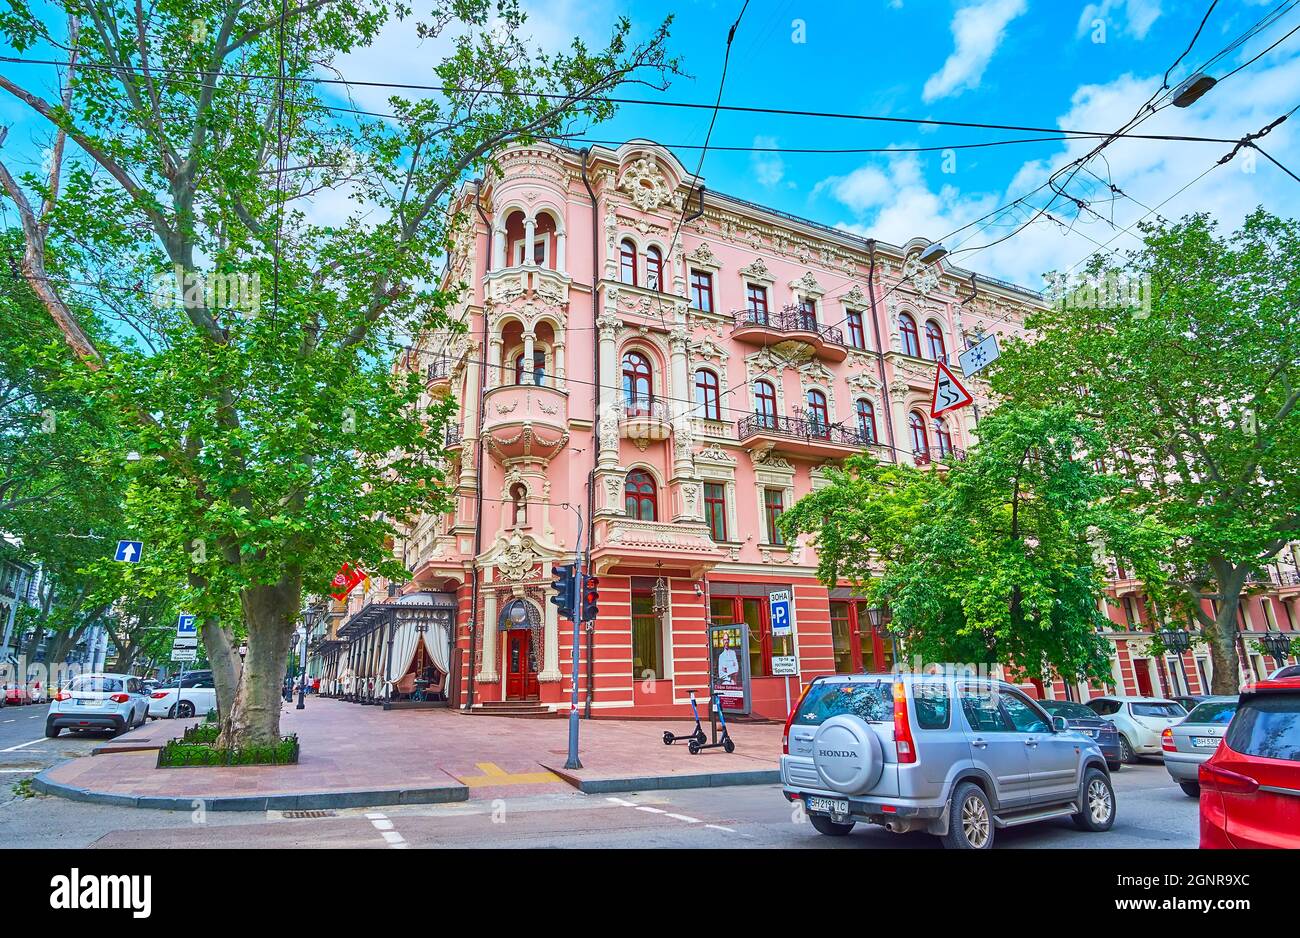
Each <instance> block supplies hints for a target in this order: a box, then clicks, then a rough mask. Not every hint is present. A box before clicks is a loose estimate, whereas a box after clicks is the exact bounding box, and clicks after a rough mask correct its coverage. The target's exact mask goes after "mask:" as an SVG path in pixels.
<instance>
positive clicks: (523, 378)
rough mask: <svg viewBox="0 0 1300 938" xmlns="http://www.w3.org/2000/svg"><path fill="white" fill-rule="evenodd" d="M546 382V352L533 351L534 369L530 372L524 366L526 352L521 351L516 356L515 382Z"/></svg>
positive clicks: (539, 383)
mask: <svg viewBox="0 0 1300 938" xmlns="http://www.w3.org/2000/svg"><path fill="white" fill-rule="evenodd" d="M545 382H546V353H545V352H543V351H541V350H538V351H535V352H533V371H532V374H529V373H528V371H527V370H526V369H525V368H524V353H523V352H520V353H519V354H518V355H517V356H515V384H536V385H541V384H544V383H545Z"/></svg>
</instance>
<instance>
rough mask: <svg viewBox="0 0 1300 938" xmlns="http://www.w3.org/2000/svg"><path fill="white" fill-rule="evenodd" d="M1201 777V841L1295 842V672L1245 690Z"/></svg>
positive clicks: (1298, 713) (1298, 812)
mask: <svg viewBox="0 0 1300 938" xmlns="http://www.w3.org/2000/svg"><path fill="white" fill-rule="evenodd" d="M1199 779H1200V783H1201V847H1202V848H1212V849H1232V848H1234V847H1235V848H1258V847H1281V848H1290V849H1292V850H1295V849H1300V678H1282V679H1280V680H1275V681H1260V682H1259V683H1258V684H1252V685H1249V686H1247V687H1246V688H1245V689H1243V690H1242V692H1241V700H1240V702H1239V703H1238V705H1237V714H1236V716H1234V717H1233V718H1232V722H1231V723H1230V724H1228V730H1227V732H1226V733H1225V734H1224V736H1223V741H1222V742H1221V743H1219V748H1218V749H1216V750H1215V752H1214V755H1212V756H1211V757H1210V758H1209V759H1208V760H1206V761H1205V762H1203V763H1201V767H1200V775H1199Z"/></svg>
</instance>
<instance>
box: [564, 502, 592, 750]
mask: <svg viewBox="0 0 1300 938" xmlns="http://www.w3.org/2000/svg"><path fill="white" fill-rule="evenodd" d="M570 507H573V506H570ZM573 510H574V512H575V513H576V514H577V515H578V539H577V542H576V543H575V544H574V545H573V570H574V577H573V592H574V596H573V604H572V605H573V612H572V615H573V694H572V696H571V698H570V701H569V755H568V758H567V759H566V760H565V762H564V767H565V768H566V769H580V768H582V761H581V760H580V759H579V758H578V675H579V674H580V671H579V668H580V666H581V660H580V657H581V654H582V597H583V596H584V595H585V592H586V591H585V590H584V588H583V583H584V582H585V581H586V579H587V571H586V570H585V569H584V568H583V567H582V510H581V509H579V508H576V507H575V508H574V509H573Z"/></svg>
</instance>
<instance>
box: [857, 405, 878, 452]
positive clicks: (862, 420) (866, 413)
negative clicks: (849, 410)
mask: <svg viewBox="0 0 1300 938" xmlns="http://www.w3.org/2000/svg"><path fill="white" fill-rule="evenodd" d="M858 432H859V433H861V434H862V438H863V439H864V440H866V441H867V442H868V443H874V442H876V409H875V408H874V407H872V406H871V401H869V400H866V399H865V398H862V399H860V400H859V401H858Z"/></svg>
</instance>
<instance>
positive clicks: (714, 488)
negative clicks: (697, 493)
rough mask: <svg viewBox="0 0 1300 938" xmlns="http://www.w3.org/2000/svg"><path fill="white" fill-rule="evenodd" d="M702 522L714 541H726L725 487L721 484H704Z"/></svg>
mask: <svg viewBox="0 0 1300 938" xmlns="http://www.w3.org/2000/svg"><path fill="white" fill-rule="evenodd" d="M704 520H705V521H707V522H708V524H709V534H710V535H711V536H712V537H713V539H714V540H715V541H725V540H726V539H727V487H726V486H725V485H723V484H722V483H721V482H705V483H704Z"/></svg>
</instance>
